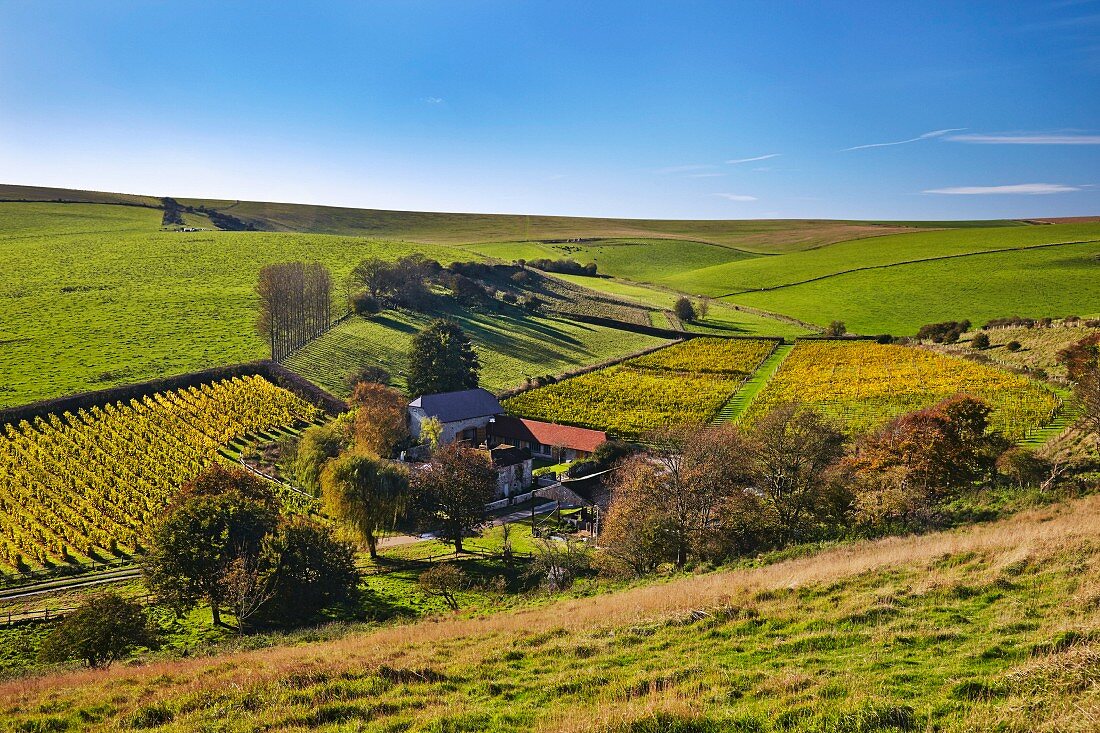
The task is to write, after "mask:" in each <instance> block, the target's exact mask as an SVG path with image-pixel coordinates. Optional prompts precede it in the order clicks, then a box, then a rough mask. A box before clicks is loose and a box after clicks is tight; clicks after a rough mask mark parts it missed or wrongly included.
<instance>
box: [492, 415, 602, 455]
mask: <svg viewBox="0 0 1100 733" xmlns="http://www.w3.org/2000/svg"><path fill="white" fill-rule="evenodd" d="M488 430H489V440H490V441H491V442H499V443H510V444H512V445H517V446H519V447H520V448H529V449H530V450H531V454H532V455H534V456H535V457H536V458H550V459H552V460H555V461H573V460H576V459H578V458H586V457H588V456H589V455H591V454H592V451H594V450H596V447H597V446H598V445H599V444H600V443H603V442H605V441H606V440H607V433H605V432H603V431H602V430H589V429H587V428H577V427H573V426H572V425H557V424H555V423H549V422H542V421H540V420H527V419H525V418H519V417H512V416H511V415H501V416H499V417H497V418H496V419H495V420H494V421H492V422H491V423H489V428H488Z"/></svg>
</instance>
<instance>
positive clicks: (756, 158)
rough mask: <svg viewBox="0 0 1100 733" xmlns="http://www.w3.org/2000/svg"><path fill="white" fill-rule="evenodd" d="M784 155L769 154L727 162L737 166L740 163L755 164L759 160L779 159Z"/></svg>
mask: <svg viewBox="0 0 1100 733" xmlns="http://www.w3.org/2000/svg"><path fill="white" fill-rule="evenodd" d="M780 155H782V153H768V154H767V155H757V156H754V157H752V158H734V159H733V160H727V161H726V163H728V164H729V165H737V164H738V163H753V162H755V161H757V160H771V159H772V158H778V157H779V156H780Z"/></svg>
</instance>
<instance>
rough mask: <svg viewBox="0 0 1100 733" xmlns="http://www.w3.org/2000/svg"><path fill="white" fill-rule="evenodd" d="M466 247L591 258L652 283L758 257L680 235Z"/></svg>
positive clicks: (609, 271)
mask: <svg viewBox="0 0 1100 733" xmlns="http://www.w3.org/2000/svg"><path fill="white" fill-rule="evenodd" d="M466 249H470V250H472V251H474V252H477V253H478V254H482V255H486V256H488V257H495V258H497V259H500V260H505V261H507V262H510V261H512V260H517V259H525V260H537V259H551V260H560V259H570V260H576V261H577V262H581V263H583V264H589V263H592V262H594V263H596V267H597V269H598V271H599V272H600V273H601V274H604V275H611V276H613V277H621V278H625V279H627V280H635V281H640V282H651V283H660V282H663V281H665V280H667V279H668V277H669V275H671V274H674V273H682V272H691V271H693V270H699V269H705V268H708V267H713V266H716V265H719V266H720V265H726V264H728V263H730V262H740V261H742V260H748V259H755V258H756V257H757V255H753V254H749V253H747V252H742V251H740V250H737V249H733V248H731V247H724V246H720V245H717V244H709V243H706V242H692V241H689V240H679V239H600V240H597V241H595V242H580V243H571V242H562V243H556V244H538V243H533V242H515V243H511V242H505V243H497V244H485V245H472V246H468V247H466Z"/></svg>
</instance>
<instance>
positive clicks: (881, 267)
mask: <svg viewBox="0 0 1100 733" xmlns="http://www.w3.org/2000/svg"><path fill="white" fill-rule="evenodd" d="M1096 242H1100V239H1081V240H1077V241H1073V242H1046V243H1044V244H1029V245H1026V246H1024V247H1000V248H998V249H985V250H982V251H981V252H959V253H958V254H953V255H937V256H935V257H918V258H917V259H912V260H903V261H901V262H890V263H888V264H885V265H867V266H866V267H853V268H851V269H848V270H839V271H837V272H830V273H828V274H827V275H818V276H817V277H811V278H809V279H807V280H799V281H797V282H793V283H783V284H782V285H771V286H769V287H766V288H750V289H748V290H737V291H734V292H732V293H724V294H722V295H716V296H714V297H716V298H731V297H733V296H735V295H746V294H748V293H770V292H772V291H774V290H782V289H784V288H793V287H796V286H798V285H807V284H809V283H814V282H819V281H821V280H828V279H829V278H831V277H840V276H841V275H851V274H852V273H854V272H866V271H868V270H885V269H887V268H890V267H903V266H905V265H919V264H921V263H922V262H937V261H939V260H957V259H960V258H962V257H979V256H981V255H993V254H1004V253H1005V252H1025V251H1027V250H1030V249H1043V248H1046V247H1067V246H1069V245H1071V244H1094V243H1096Z"/></svg>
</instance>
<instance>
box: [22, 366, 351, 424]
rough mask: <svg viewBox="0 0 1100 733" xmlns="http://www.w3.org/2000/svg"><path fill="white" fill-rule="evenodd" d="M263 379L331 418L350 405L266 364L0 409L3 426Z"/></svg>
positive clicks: (203, 372)
mask: <svg viewBox="0 0 1100 733" xmlns="http://www.w3.org/2000/svg"><path fill="white" fill-rule="evenodd" d="M251 376H260V377H263V378H264V379H267V380H268V381H269V382H271V383H272V384H275V385H276V386H278V387H282V388H283V389H285V390H287V391H288V392H292V393H294V394H295V395H297V396H298V397H301V398H302V399H303V400H305V401H306V402H309V403H310V404H312V405H315V406H317V407H319V408H321V409H322V410H324V411H325V412H327V413H329V414H338V413H340V412H343V411H344V410H345V409H347V406H346V403H345V402H344V401H343V400H341V399H339V398H337V397H335V396H334V395H332V394H330V393H329V392H326V391H325V390H323V389H321V388H320V387H318V386H317V385H316V384H313V382H310V381H308V380H307V379H305V378H303V377H300V376H298V375H297V374H295V373H294V372H292V371H290V370H289V369H287V368H286V367H284V366H283V365H282V364H279V363H277V362H273V361H269V360H264V361H253V362H246V363H244V364H233V365H229V366H220V367H213V368H210V369H204V370H202V371H197V372H188V373H186V374H178V375H175V376H171V377H162V378H159V379H151V380H148V381H145V382H137V383H135V384H126V385H121V386H119V387H109V388H107V389H100V390H94V391H91V392H79V393H77V394H73V395H68V396H65V397H55V398H53V399H48V400H40V401H38V402H31V403H29V404H26V405H21V406H17V407H7V408H4V409H0V425H6V424H14V423H19V422H21V421H23V420H28V421H29V420H33V419H34V418H36V417H46V416H47V415H51V414H60V413H64V412H74V411H76V410H81V409H87V408H91V407H97V406H102V405H105V404H110V403H113V402H128V401H129V400H132V399H138V398H141V397H147V396H150V395H154V394H158V393H161V392H174V391H176V390H180V389H187V388H188V387H198V386H201V385H203V384H212V383H214V382H220V381H222V380H225V379H232V378H234V377H251Z"/></svg>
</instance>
